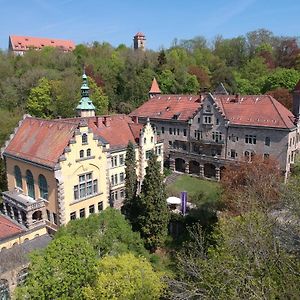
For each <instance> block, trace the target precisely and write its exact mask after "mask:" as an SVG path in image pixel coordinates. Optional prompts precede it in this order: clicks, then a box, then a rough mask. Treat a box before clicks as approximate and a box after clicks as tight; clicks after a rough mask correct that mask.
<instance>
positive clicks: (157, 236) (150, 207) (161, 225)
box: [136, 153, 170, 252]
mask: <svg viewBox="0 0 300 300" xmlns="http://www.w3.org/2000/svg"><path fill="white" fill-rule="evenodd" d="M166 199H167V198H166V192H165V185H164V182H163V175H162V174H161V166H160V164H159V163H158V161H157V158H156V156H155V155H154V154H153V153H152V155H151V156H150V158H149V160H148V166H147V168H146V175H145V178H144V180H143V184H142V189H141V193H140V194H139V196H138V198H137V202H138V209H139V213H138V216H137V223H136V226H137V229H138V230H139V231H140V233H141V236H142V238H143V239H144V241H145V246H146V248H148V249H149V250H150V251H151V252H154V251H155V250H156V249H157V247H159V246H160V245H161V244H162V243H163V242H164V240H165V238H166V235H167V227H168V223H169V218H170V215H169V211H168V207H167V201H166Z"/></svg>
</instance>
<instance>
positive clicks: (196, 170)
mask: <svg viewBox="0 0 300 300" xmlns="http://www.w3.org/2000/svg"><path fill="white" fill-rule="evenodd" d="M189 170H190V174H195V175H198V176H199V174H200V164H199V163H198V162H197V161H195V160H190V162H189Z"/></svg>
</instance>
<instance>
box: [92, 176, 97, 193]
mask: <svg viewBox="0 0 300 300" xmlns="http://www.w3.org/2000/svg"><path fill="white" fill-rule="evenodd" d="M93 190H94V194H97V193H98V180H97V179H95V180H94V181H93Z"/></svg>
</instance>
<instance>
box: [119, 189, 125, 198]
mask: <svg viewBox="0 0 300 300" xmlns="http://www.w3.org/2000/svg"><path fill="white" fill-rule="evenodd" d="M120 197H121V199H123V198H124V197H125V191H124V190H121V191H120Z"/></svg>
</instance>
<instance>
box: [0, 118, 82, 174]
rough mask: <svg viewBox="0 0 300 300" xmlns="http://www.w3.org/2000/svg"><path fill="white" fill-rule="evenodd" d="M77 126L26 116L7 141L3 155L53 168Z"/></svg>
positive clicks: (75, 124) (70, 123) (61, 121)
mask: <svg viewBox="0 0 300 300" xmlns="http://www.w3.org/2000/svg"><path fill="white" fill-rule="evenodd" d="M77 127H78V124H77V123H75V122H73V123H72V122H66V121H64V120H43V119H37V118H33V117H26V118H25V119H24V120H23V121H22V123H21V125H20V126H19V127H18V128H17V130H16V133H15V134H14V136H13V138H12V139H11V140H10V141H9V142H8V145H7V146H6V148H5V149H4V151H3V155H12V156H14V157H18V158H21V159H25V160H29V161H32V162H35V163H38V164H41V165H44V166H47V167H50V168H53V167H54V166H55V165H56V163H57V162H58V160H59V157H60V156H61V155H62V154H63V152H64V149H65V147H66V146H67V145H68V143H69V141H70V139H71V138H72V137H73V135H74V131H75V129H76V128H77Z"/></svg>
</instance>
